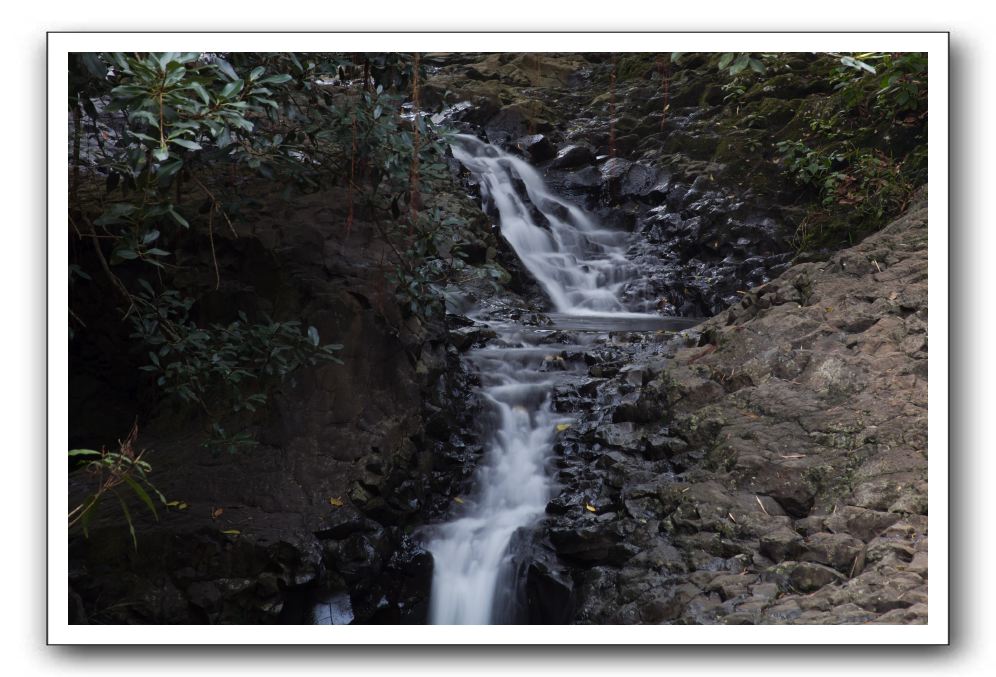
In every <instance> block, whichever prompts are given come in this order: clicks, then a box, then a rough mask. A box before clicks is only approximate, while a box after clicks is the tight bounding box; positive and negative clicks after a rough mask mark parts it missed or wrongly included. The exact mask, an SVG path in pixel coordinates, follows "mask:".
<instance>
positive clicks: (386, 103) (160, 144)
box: [68, 52, 462, 514]
mask: <svg viewBox="0 0 996 677" xmlns="http://www.w3.org/2000/svg"><path fill="white" fill-rule="evenodd" d="M421 71H422V68H421V67H420V65H419V59H418V55H408V54H396V53H391V54H306V55H303V54H291V53H286V54H262V53H232V54H219V53H177V52H168V53H143V54H123V53H109V54H74V55H71V58H70V63H69V72H70V87H69V92H68V94H69V100H68V108H69V113H70V121H71V123H70V124H71V129H70V213H69V223H70V226H71V228H70V238H71V239H72V240H73V241H74V243H78V246H75V245H74V248H73V251H76V252H80V253H78V254H77V255H76V256H75V257H73V260H71V261H70V275H69V279H70V287H71V302H70V309H69V314H70V326H69V331H70V338H71V340H73V339H74V338H75V337H76V336H77V334H78V333H79V332H83V331H87V321H88V319H89V318H87V317H84V315H83V314H81V313H78V312H77V311H76V309H75V308H74V307H73V298H74V294H73V291H74V290H77V291H79V290H80V288H81V287H83V286H87V285H90V286H93V285H97V286H98V287H99V289H101V290H103V292H101V293H106V294H109V295H111V296H110V298H108V299H106V300H108V301H113V302H114V303H115V305H116V307H117V308H118V311H119V315H120V317H121V318H122V319H123V320H124V321H123V323H122V324H121V331H122V332H128V337H129V338H130V341H131V345H132V346H133V352H135V353H136V354H141V355H144V356H145V358H146V359H145V364H144V365H143V366H141V371H142V372H143V373H146V374H148V376H147V378H149V379H152V380H153V382H154V383H155V388H157V392H158V393H159V398H160V399H162V400H163V401H164V402H174V403H175V404H176V406H180V407H188V408H189V407H191V406H192V407H193V408H194V409H195V410H200V411H201V418H202V420H203V422H204V427H205V436H206V442H205V445H206V446H208V447H210V448H212V449H215V450H218V449H227V450H228V451H235V450H236V449H239V448H242V447H248V446H252V445H253V444H254V439H253V436H252V434H250V433H249V432H246V429H247V423H248V422H249V421H251V420H252V416H253V415H254V414H255V412H257V410H259V409H260V408H261V407H262V406H263V405H265V404H266V402H267V399H268V397H269V396H270V393H271V390H272V388H273V387H274V386H275V385H276V384H278V383H279V382H280V381H281V380H283V379H285V378H287V377H288V376H290V375H291V374H293V373H294V372H295V370H297V369H298V368H300V367H302V366H305V365H318V364H321V363H326V362H337V361H338V358H337V357H336V352H337V351H338V350H339V349H340V348H341V347H342V346H340V345H338V344H334V343H324V344H323V343H322V341H321V338H320V337H319V335H318V330H317V329H316V328H315V327H313V326H307V324H306V323H304V322H302V321H301V319H300V318H294V317H281V318H270V317H253V318H250V317H249V316H248V315H247V314H246V313H244V312H241V310H240V311H239V312H238V317H237V319H236V320H234V321H232V322H224V323H218V322H207V323H205V322H199V321H197V319H196V318H195V316H194V315H193V314H192V308H193V307H194V305H195V304H196V303H197V301H198V299H199V298H201V296H202V295H204V294H206V293H208V292H210V291H211V290H212V289H218V288H219V286H220V285H221V282H222V267H221V266H220V265H219V261H218V257H217V255H216V243H217V242H218V240H219V238H222V237H225V238H230V239H235V238H239V237H240V236H241V235H242V234H243V233H244V232H245V228H244V227H243V224H242V223H241V222H240V215H241V214H242V213H243V212H244V210H245V209H246V205H245V203H244V200H242V198H241V197H240V195H239V191H237V190H236V189H235V184H236V183H237V182H238V181H245V180H249V181H252V180H257V181H266V182H268V185H269V186H270V187H274V186H275V187H277V188H279V189H281V190H282V191H283V194H284V195H286V196H291V195H292V194H294V192H301V193H307V192H315V191H320V190H325V189H327V188H328V187H329V186H333V185H339V186H343V185H345V186H346V193H347V202H348V205H347V206H346V209H345V211H346V212H347V216H346V222H345V224H344V225H345V233H346V234H347V235H348V233H349V230H350V228H351V227H352V225H353V221H354V218H359V217H360V216H362V218H364V219H365V220H366V221H368V222H373V223H374V224H376V226H377V229H378V232H379V233H380V236H381V237H382V238H383V240H384V241H385V242H386V244H387V245H388V247H389V250H390V251H391V252H393V253H394V255H395V261H394V264H393V271H394V272H393V275H392V276H391V279H392V281H393V282H394V285H395V288H396V292H397V294H398V296H399V300H400V301H402V302H403V305H404V308H405V309H406V311H407V312H409V313H412V314H416V315H419V316H422V317H425V316H429V315H432V314H433V313H438V312H439V308H440V307H441V306H440V304H439V301H438V300H437V297H436V296H435V295H434V294H433V293H432V285H433V284H434V283H435V282H436V281H438V280H439V279H440V278H441V277H444V276H445V275H446V274H448V273H449V272H450V271H451V270H455V269H459V268H460V267H461V266H462V260H461V256H460V255H461V253H460V250H459V247H454V246H453V242H452V239H453V237H452V233H451V230H452V228H453V227H455V226H457V225H460V224H455V223H454V222H453V217H444V216H443V215H442V214H440V213H439V212H438V210H436V209H428V208H423V205H424V204H425V196H426V195H428V194H430V193H431V192H432V191H433V189H434V186H435V185H437V184H438V182H439V181H441V180H444V179H448V176H447V174H446V164H445V158H444V153H445V150H444V148H445V146H444V144H443V137H442V136H441V134H440V133H438V132H437V130H435V129H434V128H433V127H432V125H431V123H430V122H429V121H428V120H427V119H426V117H425V116H423V115H421V114H420V111H419V110H418V94H419V79H420V75H421ZM405 102H409V103H405ZM232 177H235V178H232ZM191 237H194V238H200V239H201V240H204V239H206V241H207V243H208V244H209V251H210V261H209V262H207V263H206V265H207V266H209V271H201V270H198V271H195V272H199V273H203V272H209V274H208V275H206V276H205V275H201V276H200V279H205V278H206V279H210V280H211V282H210V283H208V284H192V283H190V281H189V280H190V279H191V276H190V275H189V274H188V273H190V272H191V271H190V270H189V269H190V267H191V266H193V267H194V268H198V267H199V268H204V267H205V263H204V262H201V261H197V260H191V257H180V256H178V254H177V252H178V249H180V248H182V247H183V245H184V243H185V242H189V241H190V238H191ZM84 244H85V245H86V246H85V247H84V246H83V245H84ZM93 453H94V454H101V456H100V458H101V459H103V461H106V459H108V458H112V456H109V455H108V452H107V451H106V450H105V451H101V452H93ZM118 456H120V454H118V455H117V456H113V459H116V458H117V457H118ZM79 460H80V458H79V453H77V454H76V457H74V461H75V462H76V465H75V466H74V467H89V468H93V467H95V466H94V463H96V462H97V461H93V460H90V459H89V458H88V459H87V460H88V463H86V464H80V463H78V461H79ZM103 461H101V462H103ZM143 463H144V462H143ZM101 467H103V468H104V471H105V473H110V474H111V475H114V474H115V473H116V472H117V471H118V470H121V472H120V473H119V474H120V476H121V481H122V482H124V484H125V485H127V486H131V482H130V481H128V478H129V477H130V473H134V472H135V471H134V468H136V467H138V468H139V469H140V470H142V471H143V474H142V479H143V481H144V478H145V474H144V473H145V471H147V470H148V468H146V467H145V466H141V467H139V466H136V465H135V464H127V465H122V464H120V463H117V462H116V461H115V462H113V463H110V462H107V463H104V464H103V466H101ZM116 469H117V470H116ZM125 471H127V472H125ZM101 486H102V485H101ZM101 495H102V494H101V492H100V490H99V488H98V490H97V491H95V492H94V493H93V494H92V495H91V499H92V500H93V501H95V500H96V499H97V498H99V497H100V496H101ZM88 500H90V499H88ZM143 502H144V501H143ZM87 506H88V507H87V508H86V509H84V510H83V514H89V513H90V512H91V508H92V503H87Z"/></svg>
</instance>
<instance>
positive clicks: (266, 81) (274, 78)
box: [258, 73, 294, 85]
mask: <svg viewBox="0 0 996 677" xmlns="http://www.w3.org/2000/svg"><path fill="white" fill-rule="evenodd" d="M293 79H294V78H292V77H291V76H289V75H287V74H286V73H281V74H279V75H268V76H266V77H265V78H263V79H261V80H259V82H258V84H260V85H282V84H283V83H285V82H289V81H291V80H293Z"/></svg>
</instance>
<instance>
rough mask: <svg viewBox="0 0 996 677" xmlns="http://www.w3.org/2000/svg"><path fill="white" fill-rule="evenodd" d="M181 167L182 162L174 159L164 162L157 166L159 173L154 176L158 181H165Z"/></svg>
mask: <svg viewBox="0 0 996 677" xmlns="http://www.w3.org/2000/svg"><path fill="white" fill-rule="evenodd" d="M182 166H183V160H181V159H180V158H176V159H174V160H171V161H170V162H164V163H162V164H161V165H159V171H158V172H156V176H157V177H158V178H159V180H160V181H165V180H166V179H168V178H169V177H171V176H173V175H174V174H176V173H177V172H178V171H180V167H182Z"/></svg>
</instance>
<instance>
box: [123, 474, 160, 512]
mask: <svg viewBox="0 0 996 677" xmlns="http://www.w3.org/2000/svg"><path fill="white" fill-rule="evenodd" d="M123 479H124V481H125V483H126V484H127V485H128V486H129V487H131V490H132V491H134V492H135V495H136V496H138V498H139V499H140V500H141V501H142V503H144V504H145V505H147V506H148V508H149V510H151V511H152V516H153V517H155V518H156V521H157V522H158V521H159V513H157V512H156V505H155V503H153V502H152V498H151V497H150V496H149V494H148V492H146V491H145V489H143V488H142V485H141V484H139V483H138V482H136V481H135V480H134V479H133V478H131V477H129V476H128V475H123Z"/></svg>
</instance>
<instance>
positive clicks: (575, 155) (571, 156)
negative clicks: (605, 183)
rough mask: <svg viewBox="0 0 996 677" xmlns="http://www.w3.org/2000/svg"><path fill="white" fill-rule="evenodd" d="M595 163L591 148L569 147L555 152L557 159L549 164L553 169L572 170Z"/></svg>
mask: <svg viewBox="0 0 996 677" xmlns="http://www.w3.org/2000/svg"><path fill="white" fill-rule="evenodd" d="M593 162H595V152H594V151H593V150H592V148H591V146H587V145H571V146H565V147H564V148H561V149H560V150H559V151H558V152H557V157H555V158H554V159H553V162H551V163H550V167H551V168H553V169H573V168H575V167H582V166H584V165H590V164H592V163H593Z"/></svg>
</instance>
